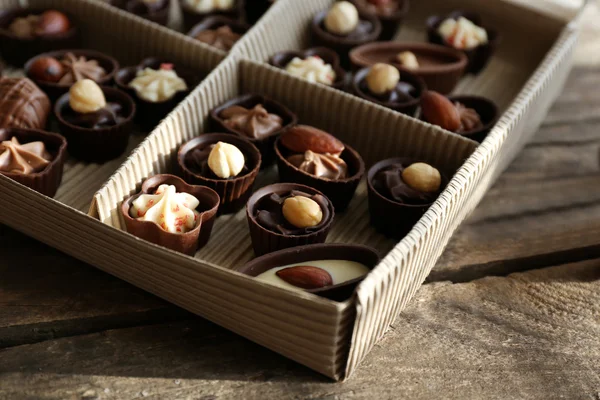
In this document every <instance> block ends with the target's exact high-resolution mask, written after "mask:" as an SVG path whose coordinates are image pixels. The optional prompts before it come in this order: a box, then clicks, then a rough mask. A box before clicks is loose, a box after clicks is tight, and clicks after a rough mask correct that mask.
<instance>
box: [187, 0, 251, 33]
mask: <svg viewBox="0 0 600 400" xmlns="http://www.w3.org/2000/svg"><path fill="white" fill-rule="evenodd" d="M250 1H253V0H250ZM244 2H245V0H235V5H234V6H233V8H232V9H231V10H225V11H220V10H216V11H209V12H206V13H199V12H197V11H195V10H194V9H193V8H192V7H190V6H189V5H188V4H187V3H186V1H185V0H179V4H180V5H181V12H182V15H183V29H184V31H185V32H187V31H190V30H191V29H192V28H193V27H194V25H196V24H198V23H200V22H202V21H203V20H204V19H205V18H206V17H212V16H223V17H226V18H229V19H232V20H241V19H242V17H243V15H244ZM205 29H207V28H205Z"/></svg>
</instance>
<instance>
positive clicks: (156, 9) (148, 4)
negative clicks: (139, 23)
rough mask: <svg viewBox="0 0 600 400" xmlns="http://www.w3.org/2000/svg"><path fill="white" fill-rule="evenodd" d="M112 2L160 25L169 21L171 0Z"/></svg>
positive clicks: (117, 0) (111, 0) (111, 1)
mask: <svg viewBox="0 0 600 400" xmlns="http://www.w3.org/2000/svg"><path fill="white" fill-rule="evenodd" d="M110 4H112V5H113V6H115V7H118V8H120V9H123V10H125V11H128V12H130V13H132V14H135V15H138V16H140V17H142V18H144V19H147V20H149V21H152V22H156V23H157V24H160V25H167V23H168V22H169V15H170V10H171V0H110Z"/></svg>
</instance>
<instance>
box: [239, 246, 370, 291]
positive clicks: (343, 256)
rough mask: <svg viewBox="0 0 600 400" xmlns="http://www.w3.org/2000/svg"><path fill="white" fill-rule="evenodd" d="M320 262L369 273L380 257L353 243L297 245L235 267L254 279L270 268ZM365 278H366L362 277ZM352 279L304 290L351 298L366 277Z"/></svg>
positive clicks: (368, 249) (368, 248) (367, 248)
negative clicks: (354, 265) (345, 264)
mask: <svg viewBox="0 0 600 400" xmlns="http://www.w3.org/2000/svg"><path fill="white" fill-rule="evenodd" d="M320 260H347V261H355V262H358V263H361V264H363V265H364V266H366V267H367V268H369V270H372V269H373V268H375V267H376V266H377V265H378V264H379V262H380V260H381V259H380V257H379V254H378V253H377V251H376V250H375V249H372V248H371V247H366V246H358V245H354V244H341V243H328V244H311V245H307V246H298V247H294V248H291V249H285V250H279V251H276V252H273V253H269V254H267V255H264V256H261V257H257V258H255V259H254V260H252V261H249V262H248V263H246V264H245V265H243V266H241V267H238V268H236V269H235V270H236V271H237V272H240V273H242V274H245V275H248V276H252V277H256V276H258V275H260V274H262V273H263V272H266V271H268V270H270V269H273V268H277V267H281V266H284V265H290V264H296V263H304V262H305V263H307V264H310V262H312V261H320ZM365 276H366V275H365ZM365 276H362V277H360V278H356V279H352V280H349V281H346V282H343V283H339V284H337V285H331V286H326V287H324V288H320V289H307V290H305V291H306V292H308V293H314V294H316V295H319V296H323V297H326V298H329V299H332V300H338V301H341V300H345V299H347V298H349V297H350V296H352V294H353V293H354V291H355V290H356V287H357V286H358V284H359V283H360V282H361V281H362V280H363V279H364V278H365Z"/></svg>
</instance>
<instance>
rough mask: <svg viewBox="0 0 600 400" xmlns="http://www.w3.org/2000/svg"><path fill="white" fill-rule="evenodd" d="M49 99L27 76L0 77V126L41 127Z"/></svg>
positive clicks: (47, 109) (46, 114)
mask: <svg viewBox="0 0 600 400" xmlns="http://www.w3.org/2000/svg"><path fill="white" fill-rule="evenodd" d="M49 113H50V100H49V99H48V96H46V95H45V94H44V92H42V91H41V90H40V89H39V88H38V87H37V86H36V85H35V83H33V82H32V81H31V80H29V79H27V78H0V128H9V127H14V128H29V129H43V128H44V127H45V126H46V121H47V119H48V114H49Z"/></svg>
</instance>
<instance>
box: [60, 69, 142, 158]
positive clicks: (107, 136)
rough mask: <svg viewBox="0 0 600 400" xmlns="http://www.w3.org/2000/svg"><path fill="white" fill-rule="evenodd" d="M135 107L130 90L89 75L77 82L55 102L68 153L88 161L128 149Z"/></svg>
mask: <svg viewBox="0 0 600 400" xmlns="http://www.w3.org/2000/svg"><path fill="white" fill-rule="evenodd" d="M135 110H136V109H135V103H134V102H133V99H132V98H131V97H129V95H127V93H125V92H123V91H121V90H118V89H114V88H111V87H106V86H103V87H100V86H98V84H96V83H95V82H94V81H92V80H89V79H84V80H82V81H79V82H77V83H75V84H74V85H73V86H71V89H70V90H69V92H68V93H65V94H64V95H62V96H61V97H60V98H59V99H58V100H57V101H56V104H55V105H54V114H55V115H56V118H57V120H58V126H59V129H60V133H61V134H62V135H63V136H65V137H66V138H67V141H68V142H69V154H70V155H71V156H73V157H75V158H78V159H80V160H83V161H87V162H105V161H108V160H112V159H114V158H117V157H118V156H120V155H121V154H123V152H125V149H126V148H127V144H128V142H129V134H130V133H131V131H132V130H133V116H134V115H135Z"/></svg>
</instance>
